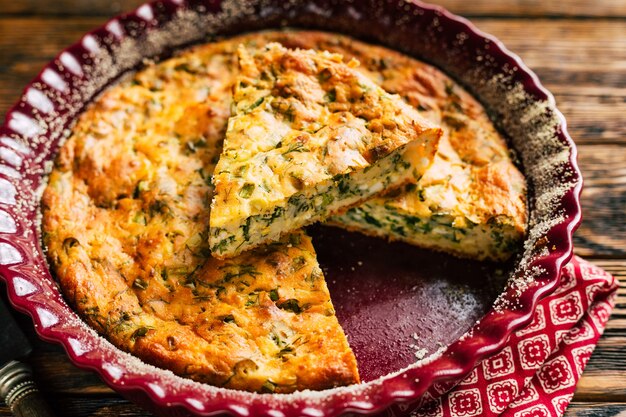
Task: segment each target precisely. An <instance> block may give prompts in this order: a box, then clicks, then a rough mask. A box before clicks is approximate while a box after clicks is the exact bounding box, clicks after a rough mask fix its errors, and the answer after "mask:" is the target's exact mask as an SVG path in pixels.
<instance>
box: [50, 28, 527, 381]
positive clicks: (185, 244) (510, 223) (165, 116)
mask: <svg viewBox="0 0 626 417" xmlns="http://www.w3.org/2000/svg"><path fill="white" fill-rule="evenodd" d="M269 42H279V43H281V44H282V45H284V46H285V47H287V48H292V49H295V48H302V49H313V50H319V51H330V52H333V53H339V54H342V55H343V57H344V58H343V61H341V60H340V61H341V62H339V63H340V64H341V65H348V64H349V63H350V60H351V59H352V58H355V59H357V60H358V61H360V62H361V65H360V66H359V67H357V68H356V69H355V70H356V71H359V73H360V74H361V76H362V77H367V79H368V80H369V81H364V82H363V84H364V85H368V84H369V83H375V84H376V85H380V86H382V89H383V90H384V91H387V92H389V93H397V94H400V95H401V99H402V100H401V101H403V103H404V104H402V106H407V108H408V107H410V109H409V110H407V112H409V113H412V112H417V113H419V114H420V115H422V116H423V117H424V118H425V119H428V120H430V124H434V125H440V126H442V128H443V136H442V137H441V140H440V144H439V148H438V150H437V154H436V155H435V157H434V162H433V165H432V166H431V167H430V168H428V169H426V167H427V165H428V162H424V161H425V160H426V161H427V160H428V155H429V152H432V153H434V143H432V142H435V139H436V136H438V135H437V134H434V133H432V132H431V133H428V131H427V130H426V131H425V132H426V133H424V132H421V133H423V134H424V135H425V136H424V137H425V139H424V141H423V142H424V143H432V148H433V150H428V146H425V147H422V148H419V147H418V148H413V147H415V146H416V145H415V143H416V141H408V140H407V141H406V143H398V144H397V146H394V147H393V149H389V150H388V151H387V152H384V153H383V154H381V155H380V157H378V158H376V163H375V164H369V163H368V164H367V166H359V168H358V169H354V170H353V171H350V172H344V171H341V172H336V173H326V174H324V176H321V177H315V178H314V180H313V181H311V182H309V183H307V184H305V185H306V187H303V188H302V189H300V190H296V189H294V191H293V192H291V193H287V194H284V195H283V197H284V198H282V197H281V198H282V199H276V200H272V201H271V203H270V204H269V205H268V206H266V207H264V209H267V210H265V211H261V212H256V213H253V212H247V213H245V215H238V216H233V217H232V218H239V219H241V221H240V222H239V223H238V222H235V221H228V222H225V223H224V224H221V225H220V224H217V227H216V228H214V229H213V231H212V232H210V227H209V225H210V217H211V216H212V214H215V213H212V212H211V211H212V209H211V202H212V201H213V199H214V196H215V194H216V191H215V190H216V188H219V187H220V185H219V181H215V177H214V176H213V174H214V171H215V172H216V173H217V171H218V170H216V165H218V161H220V155H221V154H222V151H223V150H224V149H225V146H224V137H225V136H226V131H227V125H228V123H229V118H230V117H231V105H232V98H233V88H234V87H236V82H237V81H236V80H237V79H238V76H239V62H238V56H237V49H238V46H239V45H243V46H244V47H245V48H246V49H248V50H254V49H255V48H259V47H263V45H265V44H266V43H269ZM376 88H379V87H376ZM336 93H337V92H336ZM358 93H359V92H356V93H355V94H357V98H358ZM388 96H391V94H388ZM282 98H283V99H286V100H289V99H290V98H289V97H282ZM340 98H341V97H340ZM328 99H332V95H331V96H330V97H328ZM394 100H395V99H394ZM398 100H400V99H399V98H398ZM264 101H265V100H264ZM320 103H321V102H320ZM266 104H268V103H266ZM292 104H293V103H292ZM268 105H269V106H271V103H269V104H268ZM328 105H329V103H326V102H324V103H321V104H320V106H323V107H324V108H328ZM394 106H395V104H394ZM258 107H259V110H258V111H260V110H261V109H262V108H263V107H262V105H261V104H260V105H259V106H258ZM287 108H288V107H287ZM348 113H350V112H348ZM402 113H403V114H405V112H402ZM281 117H282V116H281ZM356 119H358V120H356ZM231 122H232V119H231ZM354 123H362V124H363V126H365V123H366V121H365V120H364V119H363V118H359V117H356V118H355V120H354ZM368 123H370V127H371V123H372V121H371V120H370V121H368ZM374 125H376V123H374ZM425 125H426V123H425ZM291 127H293V126H291ZM374 129H378V127H375V128H374ZM409 142H410V144H408V145H407V143H409ZM275 145H276V144H274V148H275V147H276V146H275ZM285 146H288V147H289V146H290V145H289V144H286V145H285ZM294 146H295V145H294ZM226 148H228V145H227V146H226ZM287 149H288V148H287ZM294 149H295V148H294ZM226 151H228V149H226ZM290 153H291V154H292V156H295V157H304V155H303V154H302V153H301V152H290ZM423 157H425V159H424V158H423ZM430 157H431V158H432V155H430ZM281 158H282V156H281ZM290 158H291V157H288V158H284V161H285V162H286V163H287V164H289V163H290V162H293V161H292V160H291V159H290ZM316 166H317V167H318V168H319V167H320V166H323V167H326V166H327V165H324V164H317V165H316ZM425 169H426V170H425ZM424 170H425V172H423V171H424ZM409 179H410V181H409ZM418 179H419V180H418ZM262 180H263V177H259V178H257V179H256V180H254V181H247V180H244V181H243V182H242V183H241V185H240V186H239V188H237V189H236V190H237V192H236V193H234V194H235V195H236V198H237V202H240V201H242V200H246V201H247V203H248V204H249V203H250V202H251V201H250V200H253V199H254V198H256V196H257V194H255V193H257V192H260V191H262V188H263V181H262ZM417 180H418V181H417ZM294 181H295V182H294V183H292V184H295V185H299V184H300V183H299V182H298V181H296V180H294ZM416 181H417V183H416V184H413V185H411V186H409V187H408V188H402V189H396V190H395V191H392V190H389V189H387V188H388V187H389V188H393V187H390V186H392V185H395V186H399V185H400V184H404V183H406V182H413V183H415V182H416ZM246 182H249V183H251V184H253V185H254V189H252V187H251V186H250V185H246ZM382 191H386V192H388V194H385V195H384V196H383V197H381V196H380V195H379V196H378V197H376V198H375V199H370V200H367V201H366V202H365V203H364V204H360V205H359V203H360V202H361V201H362V200H364V199H366V198H367V197H369V196H371V195H373V194H376V193H378V192H382ZM259 195H262V194H259ZM246 196H248V197H246ZM260 201H265V200H263V199H262V198H261V200H260ZM268 201H269V200H268ZM525 204H526V200H525V183H524V179H523V177H522V175H521V174H520V173H519V171H518V170H517V168H516V167H515V165H514V164H513V162H512V157H511V156H510V155H509V151H508V149H507V148H506V143H505V141H504V139H503V138H502V137H501V135H499V134H498V132H497V131H496V130H495V129H494V128H493V126H492V124H491V122H490V121H489V119H488V117H487V115H486V113H485V111H484V109H483V108H482V107H481V106H480V105H479V104H478V103H477V102H476V100H474V99H473V98H472V97H471V96H470V95H469V94H468V93H466V92H465V91H464V90H463V89H462V88H460V87H459V86H458V85H456V84H454V83H453V82H452V81H451V80H450V79H449V78H448V77H446V76H445V75H443V74H442V73H440V72H439V71H437V70H436V69H434V68H433V67H430V66H428V65H426V64H423V63H421V62H419V61H416V60H414V59H412V58H409V57H407V56H404V55H401V54H399V53H397V52H394V51H391V50H389V49H385V48H381V47H378V46H373V45H368V44H364V43H361V42H358V41H355V40H352V39H350V38H348V37H345V36H340V35H335V34H329V33H321V32H303V31H297V32H295V31H282V32H280V31H275V32H260V33H252V34H248V35H244V36H239V37H235V38H232V39H227V40H222V41H217V42H213V43H209V44H205V45H199V46H196V47H193V48H191V49H189V50H186V51H183V52H182V53H181V54H180V55H178V56H175V57H173V58H171V59H168V60H165V61H163V62H161V63H156V64H151V65H148V66H146V68H144V69H142V70H140V71H138V72H137V73H135V74H132V75H130V76H128V77H127V78H125V79H123V80H122V81H120V82H119V83H118V84H116V85H114V86H111V87H110V88H109V89H107V90H106V91H105V92H104V93H103V94H102V95H101V96H100V97H98V98H97V99H96V100H95V101H94V102H93V104H91V105H90V106H89V107H88V108H87V110H86V111H85V112H84V113H83V114H82V115H81V116H80V117H79V119H78V121H77V124H76V125H75V126H74V128H73V130H72V134H71V135H70V137H69V138H68V140H67V141H66V142H65V143H64V145H63V146H62V148H61V150H60V152H59V155H58V157H57V159H56V161H55V165H54V167H53V170H52V172H51V174H50V178H49V185H48V187H47V188H46V190H45V192H44V195H43V198H42V211H43V220H42V237H43V242H44V245H45V247H46V250H47V255H48V259H49V261H50V265H51V268H52V270H53V272H54V274H55V276H56V278H57V280H58V281H59V284H60V286H61V289H62V292H63V294H64V296H65V298H66V300H67V301H68V302H69V303H70V304H71V305H72V306H73V307H74V308H75V310H76V311H77V312H78V314H79V315H80V316H81V317H82V318H83V319H84V320H85V321H86V322H87V323H88V324H89V325H90V326H92V327H93V328H94V329H95V330H97V331H98V332H99V333H100V334H102V335H103V336H104V337H106V338H107V339H108V340H110V341H111V342H112V343H113V344H115V345H116V346H118V347H119V348H120V349H122V350H125V351H127V352H130V353H132V354H134V355H136V356H137V357H139V358H141V359H142V360H144V361H145V362H147V363H150V364H153V365H156V366H159V367H162V368H166V369H169V370H171V371H173V372H174V373H176V374H178V375H182V376H185V377H189V378H192V379H194V380H197V381H201V382H206V383H209V384H213V385H216V386H222V387H228V388H234V389H241V390H247V391H255V392H269V393H271V392H274V393H286V392H292V391H296V390H303V389H326V388H331V387H335V386H340V385H349V384H354V383H358V382H359V375H358V371H357V363H356V359H355V357H354V354H353V352H352V351H351V349H350V347H349V345H348V341H347V338H346V335H345V334H344V332H343V330H342V328H341V326H340V324H339V322H338V320H337V318H336V316H335V312H334V309H333V305H332V302H331V298H330V294H329V292H328V288H327V285H326V282H325V278H324V274H323V273H322V271H321V270H320V267H319V265H318V263H317V260H316V255H315V250H314V248H313V245H312V242H311V240H310V238H309V237H308V236H306V234H305V233H304V232H302V231H299V230H294V231H292V232H289V233H285V232H286V229H287V230H292V229H293V228H297V227H298V226H299V225H301V224H303V223H305V222H308V221H313V220H315V219H319V218H323V217H326V216H327V215H329V214H331V213H334V212H336V211H341V210H347V209H349V210H348V211H346V212H345V213H344V214H339V215H337V216H335V217H333V218H332V222H333V223H334V224H341V225H342V227H346V228H349V229H356V230H360V231H363V232H365V233H368V234H375V235H380V236H385V237H391V238H394V239H402V240H406V241H409V242H411V243H415V244H417V245H420V246H428V247H432V248H435V249H439V250H446V251H450V252H452V253H454V254H457V255H464V256H471V257H478V258H487V259H504V258H506V257H507V256H509V255H510V253H511V252H513V251H514V249H515V248H516V247H518V246H519V242H520V240H521V239H522V237H523V233H524V228H525V222H526V205H525ZM227 207H231V208H232V207H234V205H232V204H231V205H227ZM246 207H248V206H246ZM269 207H271V210H270V209H269ZM303 213H305V214H306V219H307V220H306V221H303V220H302V219H303V218H304V217H303ZM227 217H228V216H227ZM222 229H223V230H224V231H222ZM279 235H282V236H281V237H280V238H278V240H276V241H273V242H270V243H265V244H262V245H260V246H258V247H257V248H256V249H253V250H247V251H245V252H242V253H241V254H238V255H236V256H232V257H230V258H229V259H224V260H220V259H217V257H215V256H214V254H212V248H211V244H210V243H209V241H210V240H211V243H212V244H213V246H218V247H219V246H221V245H224V247H225V251H230V252H231V253H232V252H237V250H239V251H242V250H243V249H244V248H245V247H246V245H244V246H239V245H241V244H242V242H243V243H244V244H245V243H246V241H247V240H252V239H253V238H254V240H256V241H257V243H258V242H259V241H260V240H263V239H265V240H267V239H271V240H274V239H277V237H278V236H279ZM231 237H232V239H233V241H232V242H230V241H229V239H231ZM224 239H226V241H227V243H222V241H223V240H224ZM313 243H314V242H313ZM238 247H239V249H237V248H238ZM213 250H214V251H216V250H217V248H215V247H214V248H213ZM365 256H366V254H365Z"/></svg>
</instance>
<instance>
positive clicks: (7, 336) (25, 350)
mask: <svg viewBox="0 0 626 417" xmlns="http://www.w3.org/2000/svg"><path fill="white" fill-rule="evenodd" d="M32 350H33V347H32V346H31V344H30V342H29V341H28V339H27V338H26V336H25V335H24V333H23V332H22V330H21V329H20V327H19V326H18V324H17V323H16V322H15V319H14V318H13V316H12V315H11V312H9V310H8V309H7V307H6V306H5V305H4V302H3V301H2V299H0V396H1V397H2V398H4V401H5V403H6V404H7V405H8V406H9V408H10V409H11V412H12V413H13V415H15V416H16V417H53V414H52V411H51V410H50V408H49V407H48V405H47V404H46V402H45V401H44V399H43V397H42V396H41V394H40V393H39V390H38V389H37V386H36V385H35V381H34V380H33V372H32V369H31V368H30V367H29V366H28V365H27V364H25V363H23V362H20V361H19V359H22V358H24V357H26V356H28V355H29V354H30V353H31V352H32Z"/></svg>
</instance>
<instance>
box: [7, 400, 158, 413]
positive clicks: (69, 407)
mask: <svg viewBox="0 0 626 417" xmlns="http://www.w3.org/2000/svg"><path fill="white" fill-rule="evenodd" d="M46 399H47V401H48V403H49V404H50V407H51V408H52V410H53V411H54V412H55V413H56V415H57V416H59V417H84V416H94V417H95V416H98V417H150V416H152V415H153V414H151V413H149V412H148V411H146V410H144V409H142V408H140V407H139V406H137V405H135V404H133V403H131V402H129V401H127V400H125V399H123V398H121V397H120V396H118V395H107V396H98V397H91V396H81V397H76V396H67V395H63V396H51V395H48V396H47V398H46ZM12 416H13V414H11V412H10V411H9V410H8V408H7V407H6V405H5V404H1V403H0V417H12Z"/></svg>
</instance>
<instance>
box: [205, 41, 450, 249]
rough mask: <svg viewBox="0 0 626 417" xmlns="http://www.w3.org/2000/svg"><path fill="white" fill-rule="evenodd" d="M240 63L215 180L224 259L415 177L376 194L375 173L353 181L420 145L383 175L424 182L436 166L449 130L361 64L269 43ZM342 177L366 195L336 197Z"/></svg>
mask: <svg viewBox="0 0 626 417" xmlns="http://www.w3.org/2000/svg"><path fill="white" fill-rule="evenodd" d="M239 63H240V73H239V76H238V78H237V81H236V85H235V91H234V96H233V112H234V113H233V115H232V117H231V118H230V120H229V122H228V129H227V131H226V138H225V140H224V150H223V152H222V155H221V157H220V160H219V162H218V164H217V167H216V171H215V174H214V176H213V178H214V184H215V195H214V199H213V203H212V206H211V220H210V223H211V234H210V240H211V249H212V251H213V253H214V255H215V256H219V257H223V256H224V257H226V256H232V255H233V254H236V253H239V252H241V251H243V250H245V249H249V248H251V247H254V246H257V245H259V244H260V243H263V242H266V241H269V240H272V239H276V238H277V237H278V236H280V234H282V233H287V232H289V231H291V230H293V229H295V228H298V227H301V226H303V225H305V224H308V223H311V222H312V221H315V220H323V218H324V217H327V216H328V215H329V214H330V213H332V212H336V211H339V210H342V209H345V208H346V207H348V206H350V205H354V204H355V203H357V202H358V201H359V200H363V199H365V198H367V197H369V196H370V195H372V194H373V193H377V192H381V191H389V190H390V189H392V188H393V187H397V186H398V185H401V184H404V183H406V182H407V181H409V180H410V179H407V175H404V176H403V175H395V176H392V177H390V179H391V180H390V181H389V182H388V183H386V184H385V187H384V189H383V188H380V189H376V188H375V187H372V184H371V183H369V182H368V181H370V178H369V177H368V176H365V175H363V176H360V177H357V176H356V175H351V174H356V173H357V172H358V171H360V170H364V169H369V168H375V165H376V164H380V161H381V160H382V159H383V158H385V157H386V156H388V155H390V154H391V153H392V152H394V151H395V150H400V149H404V147H405V145H407V144H408V143H410V142H412V141H416V142H418V143H415V144H412V148H411V149H414V150H413V152H412V153H411V159H406V160H405V162H406V164H401V163H394V164H389V166H388V167H385V168H384V169H379V172H376V176H377V177H379V178H380V177H384V176H387V175H389V174H391V173H392V172H391V171H397V170H404V171H407V172H408V175H412V176H413V177H417V178H413V182H415V181H416V180H417V179H418V178H419V177H420V176H421V174H422V173H423V172H424V170H425V169H426V167H427V166H428V165H430V162H431V161H432V158H433V157H434V154H435V150H436V145H437V141H438V139H439V135H440V133H441V131H440V130H439V129H438V128H434V127H433V125H431V124H430V123H429V122H427V121H426V120H425V119H423V118H422V117H421V116H420V115H419V113H418V112H417V111H416V110H415V109H414V108H412V107H411V106H409V105H407V104H406V103H405V102H404V101H402V99H401V98H400V97H399V96H397V95H391V94H388V93H387V92H385V91H384V90H383V89H382V88H380V87H379V86H378V85H376V84H375V83H374V82H373V81H371V80H370V79H369V78H367V77H366V76H364V75H363V74H361V73H360V72H358V71H356V70H355V69H354V67H356V66H358V62H356V61H355V60H352V61H350V62H348V63H347V64H346V63H343V60H342V56H341V55H338V54H330V53H328V52H316V51H314V50H302V49H297V50H293V49H287V48H285V47H283V46H282V45H280V44H278V43H270V44H268V45H266V46H265V47H262V48H259V49H258V50H254V51H252V52H249V51H248V50H247V49H246V48H245V46H243V45H242V46H241V47H240V48H239ZM401 159H402V158H401V155H398V161H401ZM413 160H415V161H417V162H416V163H415V164H413V163H412V162H411V161H413ZM381 167H382V165H379V166H376V168H381ZM372 174H374V171H372ZM340 178H341V179H346V180H347V181H350V182H351V183H352V184H351V187H350V188H352V186H354V187H358V188H360V189H359V190H358V191H359V192H358V193H353V192H348V191H350V190H343V191H342V190H337V188H338V182H339V179H340ZM337 191H339V192H337ZM318 196H322V199H321V204H320V205H319V207H308V206H307V207H306V208H303V207H302V206H299V207H294V206H296V204H295V202H297V201H299V200H300V198H299V197H303V198H306V199H309V200H314V199H315V198H316V197H318ZM290 206H291V207H290ZM292 211H293V212H292Z"/></svg>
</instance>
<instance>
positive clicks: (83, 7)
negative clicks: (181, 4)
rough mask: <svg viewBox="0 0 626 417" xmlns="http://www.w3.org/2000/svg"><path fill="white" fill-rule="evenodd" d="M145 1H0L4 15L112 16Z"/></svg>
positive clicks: (0, 10) (0, 8)
mask: <svg viewBox="0 0 626 417" xmlns="http://www.w3.org/2000/svg"><path fill="white" fill-rule="evenodd" d="M142 3H145V0H123V1H121V0H120V1H111V0H89V1H84V0H54V1H40V0H19V1H15V0H0V13H2V14H4V15H40V16H41V15H52V16H97V15H101V16H113V15H116V14H119V13H121V12H125V11H130V10H132V9H134V8H135V7H138V6H139V5H141V4H142Z"/></svg>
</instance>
